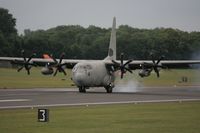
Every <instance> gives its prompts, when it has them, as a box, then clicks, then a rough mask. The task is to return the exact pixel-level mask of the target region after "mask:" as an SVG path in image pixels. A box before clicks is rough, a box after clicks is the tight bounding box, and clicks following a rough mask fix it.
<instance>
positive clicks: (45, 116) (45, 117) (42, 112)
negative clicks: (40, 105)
mask: <svg viewBox="0 0 200 133" xmlns="http://www.w3.org/2000/svg"><path fill="white" fill-rule="evenodd" d="M38 121H39V122H48V121H49V110H48V109H38Z"/></svg>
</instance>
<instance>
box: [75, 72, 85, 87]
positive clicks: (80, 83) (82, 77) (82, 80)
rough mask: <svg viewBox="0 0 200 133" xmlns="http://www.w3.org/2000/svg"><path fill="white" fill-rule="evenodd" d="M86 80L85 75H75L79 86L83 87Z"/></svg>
mask: <svg viewBox="0 0 200 133" xmlns="http://www.w3.org/2000/svg"><path fill="white" fill-rule="evenodd" d="M84 79H85V76H84V74H83V73H75V74H74V81H75V82H76V83H77V84H78V85H82V84H83V83H84Z"/></svg>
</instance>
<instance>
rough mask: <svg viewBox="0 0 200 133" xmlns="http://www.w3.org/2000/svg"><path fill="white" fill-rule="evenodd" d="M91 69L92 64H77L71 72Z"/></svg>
mask: <svg viewBox="0 0 200 133" xmlns="http://www.w3.org/2000/svg"><path fill="white" fill-rule="evenodd" d="M91 69H92V66H91V65H89V64H87V65H78V66H75V67H74V68H73V69H72V72H76V71H88V70H91Z"/></svg>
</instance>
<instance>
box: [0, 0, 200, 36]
mask: <svg viewBox="0 0 200 133" xmlns="http://www.w3.org/2000/svg"><path fill="white" fill-rule="evenodd" d="M0 7H3V8H7V9H8V10H9V11H10V13H12V14H13V16H14V17H15V18H16V19H17V29H18V31H19V33H23V30H24V29H31V30H37V29H48V28H52V27H55V26H58V25H69V24H70V25H77V24H78V25H81V26H84V27H88V26H89V25H95V26H99V27H105V28H108V27H111V24H112V18H113V17H114V16H116V19H117V25H118V26H119V25H122V24H123V25H125V24H127V25H130V26H132V27H136V28H156V27H172V28H178V29H180V30H184V31H200V0H0Z"/></svg>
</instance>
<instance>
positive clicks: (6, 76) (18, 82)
mask: <svg viewBox="0 0 200 133" xmlns="http://www.w3.org/2000/svg"><path fill="white" fill-rule="evenodd" d="M40 70H41V68H32V69H31V75H27V74H26V71H24V70H22V71H21V72H17V70H16V69H5V68H1V69H0V88H40V87H41V88H56V87H58V88H61V87H72V86H71V85H72V84H73V82H72V81H71V79H70V78H71V72H70V71H71V70H66V71H67V73H68V75H67V76H64V75H63V74H61V73H58V74H57V76H55V77H54V76H52V75H50V76H45V75H42V74H41V72H40Z"/></svg>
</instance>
